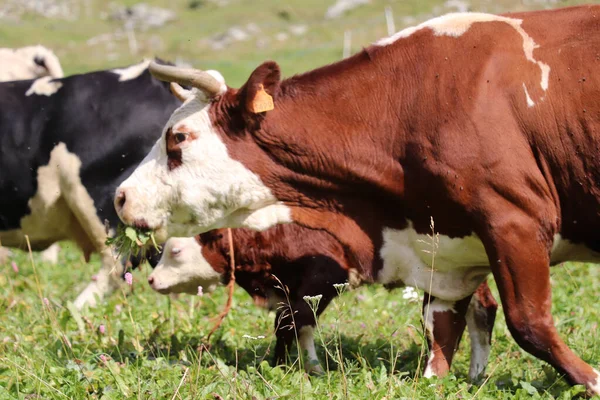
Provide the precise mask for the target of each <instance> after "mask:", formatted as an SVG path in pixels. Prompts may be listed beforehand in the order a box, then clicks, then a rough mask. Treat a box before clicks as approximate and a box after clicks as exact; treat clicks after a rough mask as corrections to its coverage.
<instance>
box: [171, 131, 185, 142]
mask: <svg viewBox="0 0 600 400" xmlns="http://www.w3.org/2000/svg"><path fill="white" fill-rule="evenodd" d="M173 139H174V140H175V144H179V143H181V142H185V141H186V139H187V134H186V133H182V132H177V133H175V134H173Z"/></svg>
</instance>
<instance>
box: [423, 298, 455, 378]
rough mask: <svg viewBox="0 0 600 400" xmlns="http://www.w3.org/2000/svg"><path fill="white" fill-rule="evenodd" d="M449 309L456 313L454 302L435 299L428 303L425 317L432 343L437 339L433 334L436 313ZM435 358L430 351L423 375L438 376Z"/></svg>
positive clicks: (426, 327)
mask: <svg viewBox="0 0 600 400" xmlns="http://www.w3.org/2000/svg"><path fill="white" fill-rule="evenodd" d="M448 311H452V312H453V313H455V314H456V310H455V309H454V302H446V301H443V300H440V299H434V300H433V301H431V302H429V304H428V305H426V306H425V315H424V318H423V319H424V325H425V334H426V335H427V337H428V338H429V340H430V342H431V343H433V342H434V340H435V338H434V336H433V328H434V324H435V313H445V312H448ZM434 358H435V354H434V352H433V351H430V352H429V358H428V360H427V366H426V367H425V371H424V372H423V376H424V377H425V378H431V377H432V376H436V374H435V371H434V370H433V360H434Z"/></svg>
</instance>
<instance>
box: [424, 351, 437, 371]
mask: <svg viewBox="0 0 600 400" xmlns="http://www.w3.org/2000/svg"><path fill="white" fill-rule="evenodd" d="M434 358H435V354H434V352H433V351H430V352H429V358H428V359H427V366H425V371H423V377H424V378H433V377H434V376H436V375H435V372H433V359H434Z"/></svg>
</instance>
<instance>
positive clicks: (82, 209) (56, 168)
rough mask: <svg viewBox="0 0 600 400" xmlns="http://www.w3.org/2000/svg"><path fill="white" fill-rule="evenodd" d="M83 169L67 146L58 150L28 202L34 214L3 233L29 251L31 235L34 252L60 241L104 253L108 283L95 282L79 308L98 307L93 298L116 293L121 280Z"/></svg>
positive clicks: (39, 173) (43, 169)
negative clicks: (113, 291)
mask: <svg viewBox="0 0 600 400" xmlns="http://www.w3.org/2000/svg"><path fill="white" fill-rule="evenodd" d="M80 168H81V161H80V160H79V158H78V157H77V155H75V154H73V153H71V152H69V151H68V150H67V147H66V146H65V144H64V143H59V144H58V145H57V146H56V147H54V149H53V150H52V151H51V152H50V160H49V161H48V164H47V165H45V166H42V167H40V168H38V170H37V184H38V188H37V193H36V194H35V195H34V196H33V197H32V198H31V199H29V202H28V206H29V209H30V210H31V212H30V214H28V215H26V216H24V217H23V218H21V221H20V229H15V230H11V231H4V232H0V242H1V243H2V244H3V245H5V246H9V247H18V248H22V249H27V242H26V239H25V235H27V236H28V237H29V241H30V243H31V247H32V250H44V249H46V248H47V247H48V246H50V245H52V244H53V243H55V242H58V241H60V240H72V241H74V242H75V243H77V245H78V246H79V248H80V249H81V250H82V251H83V252H84V254H86V256H89V254H91V253H92V252H99V253H101V257H102V268H103V270H104V271H105V273H104V276H105V277H106V279H105V280H104V281H100V282H93V286H94V288H92V289H89V290H87V289H86V290H87V292H86V291H84V292H85V293H87V294H86V295H85V296H83V297H82V296H81V295H80V296H79V298H78V301H76V305H77V306H80V307H81V306H83V304H85V303H86V302H87V303H91V304H94V303H95V298H94V296H93V294H99V295H100V296H103V295H104V294H106V293H108V292H109V291H111V290H114V289H115V288H116V287H117V286H118V285H119V283H120V281H121V279H120V277H119V275H118V273H115V271H116V268H117V267H116V264H115V260H114V257H113V256H112V254H111V252H110V249H107V248H106V245H105V241H106V233H105V230H104V224H103V223H102V222H101V221H100V219H99V218H98V216H97V214H96V208H95V207H94V200H93V199H92V198H91V197H90V195H89V194H88V192H87V190H86V189H85V187H84V186H83V184H82V183H81V177H80V175H79V171H80ZM117 264H118V263H117ZM116 272H118V271H116ZM89 293H92V295H91V296H90V295H89ZM82 295H83V293H82Z"/></svg>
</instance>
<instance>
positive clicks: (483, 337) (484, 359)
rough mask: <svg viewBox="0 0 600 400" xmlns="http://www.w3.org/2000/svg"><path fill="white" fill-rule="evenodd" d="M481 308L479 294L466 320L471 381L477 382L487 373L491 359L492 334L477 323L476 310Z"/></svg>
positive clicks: (471, 305) (468, 310) (472, 302)
mask: <svg viewBox="0 0 600 400" xmlns="http://www.w3.org/2000/svg"><path fill="white" fill-rule="evenodd" d="M478 307H481V304H480V303H479V301H478V296H477V294H474V295H473V297H472V298H471V303H470V304H469V308H468V309H467V314H466V316H465V317H466V320H467V329H468V330H469V337H470V339H471V364H470V365H469V379H470V380H471V381H472V382H476V381H477V380H478V379H480V378H481V377H482V376H483V374H484V373H485V369H486V367H487V364H488V359H489V357H490V350H491V345H490V339H491V338H490V333H489V332H488V331H487V330H481V329H479V327H478V326H477V322H476V321H475V318H476V317H475V315H476V311H477V310H476V308H478Z"/></svg>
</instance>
